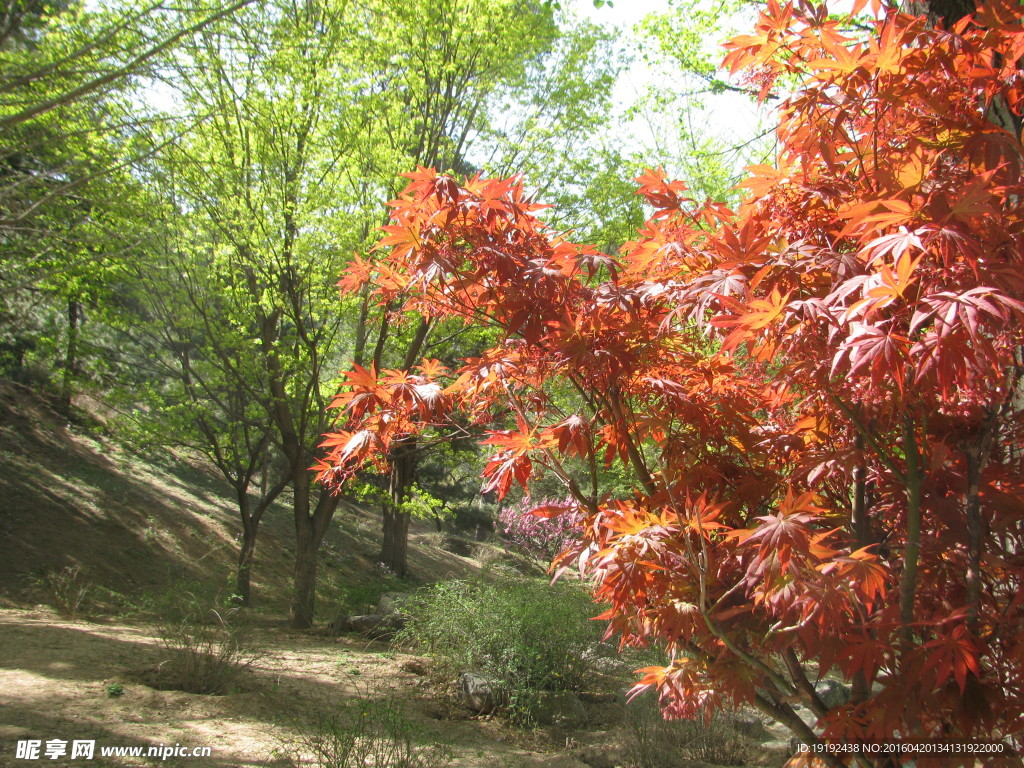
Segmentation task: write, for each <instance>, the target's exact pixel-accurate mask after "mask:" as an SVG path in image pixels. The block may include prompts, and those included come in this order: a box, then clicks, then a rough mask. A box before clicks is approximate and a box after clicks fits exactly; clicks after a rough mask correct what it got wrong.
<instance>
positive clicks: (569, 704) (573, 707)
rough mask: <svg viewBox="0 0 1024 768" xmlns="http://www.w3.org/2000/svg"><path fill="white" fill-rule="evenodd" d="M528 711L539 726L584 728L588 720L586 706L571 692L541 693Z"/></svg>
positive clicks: (531, 703)
mask: <svg viewBox="0 0 1024 768" xmlns="http://www.w3.org/2000/svg"><path fill="white" fill-rule="evenodd" d="M528 711H529V714H530V717H531V718H532V719H533V720H534V721H535V722H537V724H538V725H556V724H557V725H562V726H565V727H566V728H582V727H583V726H584V725H586V724H587V720H588V715H587V708H586V706H585V705H584V704H583V702H582V701H580V699H579V697H578V696H576V694H574V693H571V692H570V691H539V692H538V693H537V695H536V697H535V698H534V699H533V701H531V702H530V706H529V710H528Z"/></svg>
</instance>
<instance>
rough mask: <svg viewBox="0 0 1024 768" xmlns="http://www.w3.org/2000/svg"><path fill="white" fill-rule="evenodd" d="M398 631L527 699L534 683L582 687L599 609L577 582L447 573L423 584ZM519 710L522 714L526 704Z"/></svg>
mask: <svg viewBox="0 0 1024 768" xmlns="http://www.w3.org/2000/svg"><path fill="white" fill-rule="evenodd" d="M406 611H407V613H408V621H407V623H406V626H405V629H403V630H402V632H401V633H400V634H399V637H398V640H399V642H401V641H403V640H405V641H409V642H411V643H414V644H415V645H417V646H419V647H421V648H423V649H424V650H426V651H427V652H428V653H431V654H432V655H434V656H435V657H436V658H437V659H438V661H439V662H440V665H441V667H442V669H444V671H446V672H447V673H449V674H451V675H453V676H454V675H456V674H458V673H460V672H463V671H473V672H476V673H478V674H480V675H482V676H484V677H486V678H488V679H490V680H493V681H495V682H497V683H498V684H500V685H501V686H502V687H503V688H505V689H506V690H508V691H510V692H511V700H512V710H513V711H512V714H513V715H516V714H517V713H516V711H515V710H516V707H515V703H516V701H528V700H530V699H531V698H532V697H531V696H530V695H529V694H530V692H532V691H545V690H546V691H579V690H582V689H583V688H584V686H585V685H586V684H587V682H588V679H589V667H588V662H587V661H585V657H587V658H592V653H587V650H588V649H591V652H592V650H593V649H594V648H596V647H598V642H599V640H600V635H601V626H600V625H599V624H598V623H596V622H594V621H591V620H590V617H591V616H593V615H594V613H596V612H597V609H596V607H595V605H594V604H593V602H592V601H591V599H590V596H589V595H588V594H586V592H585V591H584V590H583V589H582V588H580V587H579V586H578V585H576V584H570V583H563V582H558V583H556V584H553V585H552V584H549V583H547V582H546V581H537V580H530V579H525V578H512V577H506V578H503V579H501V580H498V581H494V582H485V581H481V580H477V581H447V582H441V583H438V584H435V585H433V586H431V587H427V588H425V589H423V590H420V592H418V593H417V594H416V595H415V596H413V597H412V599H411V600H410V601H409V603H407V605H406ZM519 714H522V713H521V712H520V713H519Z"/></svg>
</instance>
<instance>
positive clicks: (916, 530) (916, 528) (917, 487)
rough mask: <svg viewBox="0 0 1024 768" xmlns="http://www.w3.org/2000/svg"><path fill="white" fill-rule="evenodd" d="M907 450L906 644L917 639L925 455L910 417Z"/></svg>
mask: <svg viewBox="0 0 1024 768" xmlns="http://www.w3.org/2000/svg"><path fill="white" fill-rule="evenodd" d="M903 450H904V452H905V454H906V457H907V474H906V489H907V540H906V545H905V546H904V549H903V575H902V576H901V578H900V623H901V624H902V627H901V634H902V637H903V642H904V644H905V646H906V647H907V648H908V649H909V648H910V647H911V646H912V645H913V639H914V628H913V623H914V601H915V597H916V594H917V565H918V559H919V558H920V554H921V484H922V479H923V478H922V473H923V470H922V467H921V454H920V451H919V450H918V447H917V438H916V436H915V433H914V424H913V422H912V421H911V419H910V417H909V416H908V417H907V418H906V419H904V422H903Z"/></svg>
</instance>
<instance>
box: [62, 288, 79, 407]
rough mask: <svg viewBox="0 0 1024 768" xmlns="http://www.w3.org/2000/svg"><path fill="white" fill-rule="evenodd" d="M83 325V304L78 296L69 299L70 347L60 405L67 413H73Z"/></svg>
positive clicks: (65, 363)
mask: <svg viewBox="0 0 1024 768" xmlns="http://www.w3.org/2000/svg"><path fill="white" fill-rule="evenodd" d="M81 326H82V305H81V304H80V303H79V301H78V297H77V296H76V297H73V298H70V299H68V348H67V356H66V357H65V359H64V377H63V381H62V383H61V388H60V405H61V408H62V409H63V411H64V414H65V415H68V414H70V413H71V396H72V395H73V394H74V381H75V372H76V371H77V369H78V337H79V334H80V329H81Z"/></svg>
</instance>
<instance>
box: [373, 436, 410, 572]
mask: <svg viewBox="0 0 1024 768" xmlns="http://www.w3.org/2000/svg"><path fill="white" fill-rule="evenodd" d="M415 469H416V438H415V437H409V438H406V439H404V440H401V441H399V442H398V443H397V444H396V445H395V446H394V447H393V448H392V450H391V473H390V481H391V482H390V488H389V493H388V497H389V498H388V501H387V503H385V505H384V510H383V512H384V542H383V544H382V545H381V551H380V561H381V562H382V563H383V564H384V565H385V566H387V567H388V568H389V569H390V570H391V571H392V572H393V573H394V574H395V575H396V576H398V577H400V578H404V577H405V576H406V575H407V572H408V552H409V512H407V511H406V510H405V509H403V504H404V502H405V501H406V499H407V498H408V495H409V489H410V488H411V487H412V480H413V472H414V471H415Z"/></svg>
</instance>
